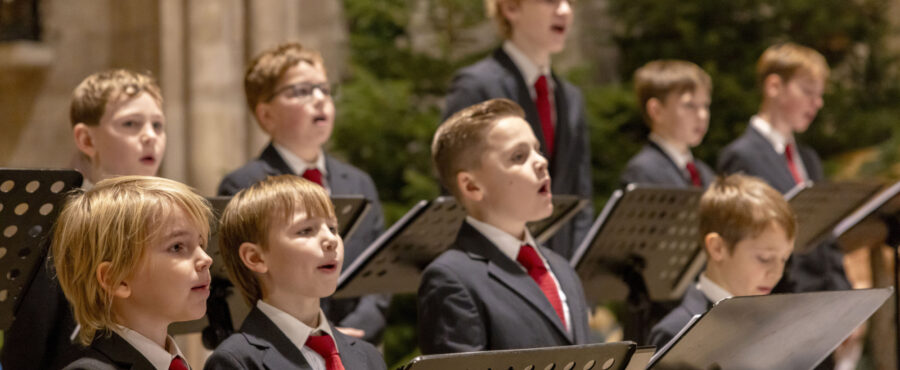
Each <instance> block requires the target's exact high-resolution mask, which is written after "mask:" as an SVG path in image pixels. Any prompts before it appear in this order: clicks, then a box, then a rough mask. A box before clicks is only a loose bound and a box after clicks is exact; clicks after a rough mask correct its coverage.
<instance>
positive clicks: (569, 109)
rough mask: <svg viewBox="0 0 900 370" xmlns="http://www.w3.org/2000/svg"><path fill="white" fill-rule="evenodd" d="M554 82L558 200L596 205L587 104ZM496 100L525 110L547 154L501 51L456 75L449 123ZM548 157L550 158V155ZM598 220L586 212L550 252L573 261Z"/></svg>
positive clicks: (531, 106)
mask: <svg viewBox="0 0 900 370" xmlns="http://www.w3.org/2000/svg"><path fill="white" fill-rule="evenodd" d="M553 81H554V83H555V84H556V88H555V89H554V91H553V94H554V96H553V99H554V102H555V104H556V130H555V134H554V142H555V144H554V148H555V153H554V155H553V156H552V160H551V161H550V176H551V177H552V178H553V183H552V185H551V186H552V187H553V189H552V190H553V193H554V194H573V195H578V196H580V197H582V198H585V199H588V200H591V199H592V182H591V149H590V136H589V135H588V128H587V124H586V123H585V113H584V98H583V97H582V95H581V92H580V91H579V90H578V88H576V87H575V86H573V85H572V84H570V83H568V82H567V81H565V80H563V79H562V78H560V77H559V76H557V75H556V74H553ZM495 98H507V99H510V100H513V101H515V102H516V103H519V105H521V106H522V109H524V110H525V120H526V121H528V124H529V125H531V128H532V131H534V135H535V136H536V137H537V139H538V141H540V142H541V148H543V149H544V150H546V143H545V142H544V134H543V130H542V128H541V121H540V118H539V116H538V112H537V106H536V105H535V103H534V101H533V100H532V98H531V94H530V93H529V90H528V86H526V84H525V80H524V78H523V77H522V73H521V72H520V71H519V69H518V68H517V67H516V65H515V63H513V61H512V59H510V57H509V55H507V54H506V52H504V51H503V49H502V48H498V49H497V50H496V51H494V53H493V55H491V56H489V57H487V58H485V59H483V60H481V61H480V62H478V63H476V64H474V65H471V66H469V67H466V68H464V69H462V70H460V71H459V72H458V73H457V74H456V76H455V77H454V78H453V83H452V84H451V86H450V92H449V93H448V95H447V106H446V110H445V111H444V119H446V118H447V117H450V116H451V115H452V114H453V113H456V112H458V111H460V110H462V109H464V108H466V107H468V106H470V105H474V104H477V103H481V102H484V101H487V100H490V99H495ZM544 156H546V157H547V158H548V159H550V158H551V157H550V156H548V155H547V153H544ZM589 204H590V203H589ZM593 214H594V211H593V206H590V205H589V206H588V207H585V209H584V210H583V211H582V212H580V213H579V214H578V215H576V216H575V218H574V219H573V220H572V222H571V223H570V224H569V225H566V226H564V227H563V228H561V229H560V230H559V232H558V233H557V234H556V236H554V237H553V238H552V239H551V240H550V241H549V242H548V246H549V247H550V248H551V249H553V250H554V251H556V252H557V253H559V254H561V255H562V256H563V257H566V258H571V257H572V254H573V253H574V251H575V249H576V248H577V247H578V243H580V242H581V241H582V240H583V239H584V237H585V235H586V234H587V231H588V229H590V227H591V222H592V221H593V219H592V218H593Z"/></svg>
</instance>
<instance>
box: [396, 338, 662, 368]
mask: <svg viewBox="0 0 900 370" xmlns="http://www.w3.org/2000/svg"><path fill="white" fill-rule="evenodd" d="M650 348H652V347H650ZM637 349H638V348H637V346H636V345H635V344H634V343H632V342H618V343H601V344H588V345H579V346H563V347H546V348H533V349H513V350H501V351H483V352H466V353H452V354H443V355H428V356H419V357H416V358H414V359H412V361H410V362H409V363H408V364H406V365H404V366H402V367H400V370H459V369H468V370H490V369H523V370H542V369H559V370H563V369H578V370H581V369H585V370H620V369H621V370H631V369H641V370H643V369H645V367H646V366H647V360H649V359H648V358H644V357H645V356H638V357H637V358H634V357H632V355H633V354H635V352H636V351H637ZM642 359H643V363H640V361H641V360H642Z"/></svg>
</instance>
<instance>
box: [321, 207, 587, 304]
mask: <svg viewBox="0 0 900 370" xmlns="http://www.w3.org/2000/svg"><path fill="white" fill-rule="evenodd" d="M553 205H554V207H553V213H552V214H551V215H550V217H547V218H546V219H543V220H540V221H536V222H533V223H529V225H528V228H529V231H530V232H531V235H532V236H533V237H534V238H535V240H536V241H538V242H540V243H543V242H545V241H546V240H547V239H549V238H550V237H552V236H553V233H555V232H556V231H557V230H559V228H560V227H561V226H562V225H564V224H565V223H566V222H568V221H569V220H570V219H571V218H572V217H573V216H574V215H575V214H576V213H578V211H580V210H581V209H582V208H583V207H584V206H585V205H587V200H582V199H579V198H578V197H576V196H567V195H554V196H553ZM465 218H466V214H465V211H464V210H463V209H462V207H460V206H459V205H458V204H457V203H456V200H455V199H453V197H448V196H441V197H438V198H436V199H434V200H432V201H424V200H423V201H419V203H417V204H416V205H415V206H413V207H412V209H410V210H409V212H407V213H406V214H405V215H404V216H403V217H402V218H400V220H398V221H397V222H395V223H394V224H393V225H392V226H391V227H390V228H389V229H388V230H387V231H385V232H384V234H381V236H380V237H379V238H378V239H376V240H375V242H373V243H372V245H370V246H369V247H368V248H366V250H365V251H363V253H362V254H361V255H360V256H359V257H358V258H357V259H356V261H354V262H353V264H351V265H350V266H348V267H347V268H346V269H344V271H342V272H341V277H340V279H339V280H338V290H337V292H336V293H335V294H334V297H335V298H347V297H357V296H361V295H365V294H375V293H414V292H416V291H417V290H418V289H419V281H420V279H421V273H422V271H423V270H424V269H425V267H427V266H428V264H429V263H431V261H433V260H434V259H435V258H437V256H439V255H440V254H441V253H443V252H444V251H446V250H447V248H449V247H450V246H451V245H452V244H453V242H454V241H455V240H456V234H457V233H458V232H459V228H460V226H461V225H462V222H463V220H465Z"/></svg>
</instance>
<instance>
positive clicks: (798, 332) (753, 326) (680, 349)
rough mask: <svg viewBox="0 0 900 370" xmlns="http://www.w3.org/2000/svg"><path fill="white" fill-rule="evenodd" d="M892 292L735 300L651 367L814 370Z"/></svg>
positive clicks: (703, 319) (692, 328) (699, 322)
mask: <svg viewBox="0 0 900 370" xmlns="http://www.w3.org/2000/svg"><path fill="white" fill-rule="evenodd" d="M892 293H893V289H892V288H883V289H865V290H845V291H827V292H814V293H798V294H772V295H762V296H748V297H734V298H729V299H725V300H722V301H720V302H719V303H717V304H716V305H715V306H713V308H712V309H710V310H709V311H708V312H706V313H705V314H703V315H698V317H699V318H698V319H694V320H693V321H691V322H690V323H688V325H687V326H686V327H685V328H684V329H682V331H681V332H680V333H678V335H676V336H675V338H673V339H672V340H671V341H670V342H669V343H668V344H666V345H665V346H663V348H661V349H660V350H659V351H658V353H657V354H656V355H655V356H654V358H653V360H651V363H650V366H649V367H648V368H649V369H654V370H669V369H678V370H683V369H812V368H813V367H815V366H816V365H817V364H818V363H820V362H821V361H822V360H823V359H825V357H826V356H828V354H830V353H831V352H832V351H833V350H834V349H835V348H837V346H838V345H839V344H840V343H841V342H842V341H843V340H844V339H845V338H847V337H848V336H850V333H852V332H853V330H854V329H856V328H857V327H858V326H859V325H861V324H862V323H863V322H865V321H866V320H867V319H868V318H869V316H871V315H872V314H873V313H875V311H876V310H877V309H878V308H879V307H881V305H882V304H884V302H885V301H886V300H887V298H888V297H889V296H890V295H891V294H892Z"/></svg>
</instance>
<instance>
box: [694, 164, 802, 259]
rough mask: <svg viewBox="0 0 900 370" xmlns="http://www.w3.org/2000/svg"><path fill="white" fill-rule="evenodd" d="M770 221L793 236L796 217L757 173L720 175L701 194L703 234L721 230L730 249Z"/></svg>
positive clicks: (732, 249) (767, 224) (795, 227)
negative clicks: (750, 174)
mask: <svg viewBox="0 0 900 370" xmlns="http://www.w3.org/2000/svg"><path fill="white" fill-rule="evenodd" d="M770 225H778V226H779V227H781V229H782V230H784V233H785V235H786V236H787V237H788V239H789V240H793V239H794V235H795V233H796V231H797V217H796V216H795V215H794V211H793V210H792V209H791V206H790V205H789V204H788V202H787V201H786V200H784V196H782V195H781V193H779V192H778V191H777V190H775V189H773V188H772V187H771V186H769V185H768V184H766V183H765V182H763V181H762V180H760V179H758V178H756V177H752V176H745V175H740V174H735V175H730V176H727V177H719V178H717V179H716V181H715V182H713V183H712V185H710V187H709V189H707V190H706V192H705V193H703V196H702V197H701V198H700V235H702V236H706V235H708V234H709V233H717V234H719V235H720V236H721V237H722V239H723V240H725V243H726V245H727V247H728V250H729V252H733V251H734V246H735V245H736V244H737V243H738V242H739V241H741V240H744V239H747V238H753V237H755V236H757V235H759V234H760V233H762V232H763V231H765V229H766V228H768V227H769V226H770Z"/></svg>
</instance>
